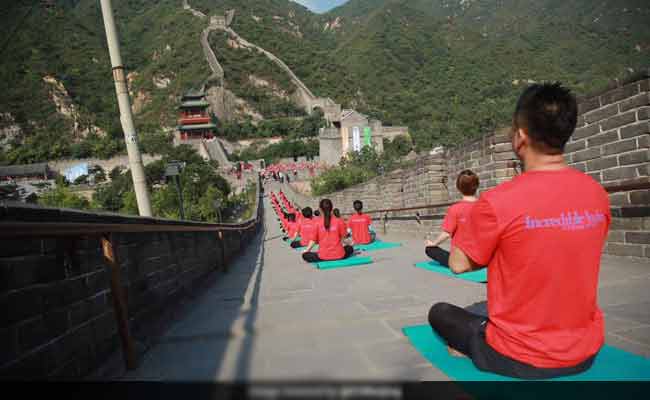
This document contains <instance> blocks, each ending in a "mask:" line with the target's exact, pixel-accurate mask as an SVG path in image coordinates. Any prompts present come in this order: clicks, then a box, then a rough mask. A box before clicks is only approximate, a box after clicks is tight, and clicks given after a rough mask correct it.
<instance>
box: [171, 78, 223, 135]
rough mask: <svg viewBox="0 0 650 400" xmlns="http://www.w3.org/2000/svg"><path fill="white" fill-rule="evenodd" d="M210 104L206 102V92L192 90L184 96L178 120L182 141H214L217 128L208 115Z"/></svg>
mask: <svg viewBox="0 0 650 400" xmlns="http://www.w3.org/2000/svg"><path fill="white" fill-rule="evenodd" d="M208 107H210V104H209V103H208V102H207V101H206V100H205V92H203V91H202V90H194V89H191V90H189V91H188V92H187V93H185V95H184V96H183V99H182V103H181V105H180V107H179V109H180V119H179V120H178V122H179V126H178V131H179V133H180V140H181V141H186V140H193V139H212V138H213V137H214V136H215V133H216V129H217V126H216V125H215V124H214V123H212V117H211V115H210V114H209V113H208Z"/></svg>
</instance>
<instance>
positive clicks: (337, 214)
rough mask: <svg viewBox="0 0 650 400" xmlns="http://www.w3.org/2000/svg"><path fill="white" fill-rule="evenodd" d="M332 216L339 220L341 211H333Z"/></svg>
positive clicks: (336, 209)
mask: <svg viewBox="0 0 650 400" xmlns="http://www.w3.org/2000/svg"><path fill="white" fill-rule="evenodd" d="M332 214H334V216H335V217H336V218H341V211H340V210H339V209H338V208H335V209H333V210H332Z"/></svg>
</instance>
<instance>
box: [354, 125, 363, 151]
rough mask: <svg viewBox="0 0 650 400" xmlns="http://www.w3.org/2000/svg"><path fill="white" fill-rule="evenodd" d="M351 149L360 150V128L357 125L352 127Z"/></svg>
mask: <svg viewBox="0 0 650 400" xmlns="http://www.w3.org/2000/svg"><path fill="white" fill-rule="evenodd" d="M352 150H354V151H361V130H360V129H359V127H358V126H355V127H354V128H352Z"/></svg>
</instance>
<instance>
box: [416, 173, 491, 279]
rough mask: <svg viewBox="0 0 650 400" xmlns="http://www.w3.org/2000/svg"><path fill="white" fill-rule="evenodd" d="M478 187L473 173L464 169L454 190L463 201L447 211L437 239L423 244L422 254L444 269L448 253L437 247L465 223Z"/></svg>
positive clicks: (476, 178)
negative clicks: (461, 196) (460, 195)
mask: <svg viewBox="0 0 650 400" xmlns="http://www.w3.org/2000/svg"><path fill="white" fill-rule="evenodd" d="M478 185H479V179H478V176H477V175H476V174H475V173H474V172H472V171H470V170H468V169H466V170H464V171H462V172H461V173H460V174H459V175H458V178H457V179H456V188H457V189H458V191H459V192H460V193H461V194H462V195H463V199H462V200H461V201H459V202H458V203H456V204H454V205H453V206H451V207H449V210H447V215H445V219H444V220H443V222H442V227H441V230H442V232H440V234H439V235H438V237H437V238H436V239H435V240H433V241H431V240H427V241H426V242H425V246H426V248H425V249H424V252H425V253H426V254H427V256H429V257H430V258H431V259H433V260H434V261H436V262H437V263H438V264H440V265H442V266H444V267H449V252H448V251H447V250H445V249H442V248H440V247H439V246H440V244H442V243H443V242H445V241H446V240H448V239H450V238H452V237H453V236H454V234H455V233H456V230H457V229H458V227H459V226H460V225H462V224H466V223H467V221H468V215H469V212H470V211H471V209H472V206H473V205H474V203H475V202H476V200H477V198H476V191H477V190H478Z"/></svg>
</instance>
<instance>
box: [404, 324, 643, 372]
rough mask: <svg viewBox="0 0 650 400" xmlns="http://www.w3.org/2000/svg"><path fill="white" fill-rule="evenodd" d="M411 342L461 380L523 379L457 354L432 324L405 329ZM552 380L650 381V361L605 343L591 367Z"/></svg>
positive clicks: (440, 367) (423, 353)
mask: <svg viewBox="0 0 650 400" xmlns="http://www.w3.org/2000/svg"><path fill="white" fill-rule="evenodd" d="M402 332H404V334H405V335H406V337H408V338H409V340H410V341H411V344H412V345H413V346H414V347H415V348H416V349H417V350H418V352H419V353H420V354H421V355H422V356H423V357H424V358H426V359H427V360H428V361H429V362H430V363H431V364H433V365H434V366H435V367H437V368H438V369H440V370H441V371H442V372H444V373H445V374H446V375H447V376H449V377H450V378H452V379H454V380H457V381H522V380H521V379H516V378H510V377H505V376H501V375H496V374H493V373H490V372H483V371H480V370H478V369H477V368H476V367H475V366H474V364H473V363H472V361H471V360H470V359H469V358H466V357H463V358H459V357H453V356H450V355H449V353H448V352H447V345H446V344H445V342H444V341H443V340H442V339H441V338H440V336H438V335H437V334H435V333H433V330H432V329H431V327H430V326H429V325H419V326H409V327H404V328H402ZM550 380H551V381H637V380H650V361H649V360H646V359H645V358H643V357H641V356H638V355H635V354H632V353H628V352H627V351H624V350H621V349H618V348H615V347H611V346H608V345H605V346H604V347H603V348H602V349H601V350H600V353H599V354H598V356H597V357H596V360H595V361H594V363H593V365H592V366H591V368H590V369H589V370H588V371H586V372H583V373H581V374H578V375H572V376H565V377H561V378H554V379H550Z"/></svg>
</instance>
